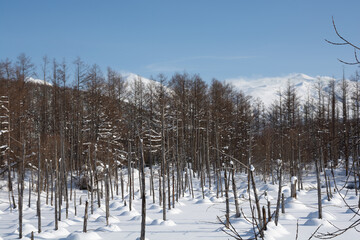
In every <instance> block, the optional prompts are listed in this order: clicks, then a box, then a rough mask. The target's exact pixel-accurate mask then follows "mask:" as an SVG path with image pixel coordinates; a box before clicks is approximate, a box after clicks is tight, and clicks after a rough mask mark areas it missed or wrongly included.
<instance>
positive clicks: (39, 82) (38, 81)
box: [25, 77, 52, 86]
mask: <svg viewBox="0 0 360 240" xmlns="http://www.w3.org/2000/svg"><path fill="white" fill-rule="evenodd" d="M25 81H26V82H31V83H35V84H45V85H47V86H52V83H50V82H47V81H44V80H41V79H36V78H32V77H29V78H26V79H25Z"/></svg>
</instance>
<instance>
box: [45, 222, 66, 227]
mask: <svg viewBox="0 0 360 240" xmlns="http://www.w3.org/2000/svg"><path fill="white" fill-rule="evenodd" d="M68 226H69V224H67V223H66V222H64V221H58V227H59V228H66V227H68ZM47 227H52V228H55V221H51V222H50V223H49V224H48V225H47Z"/></svg>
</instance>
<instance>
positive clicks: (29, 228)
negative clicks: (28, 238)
mask: <svg viewBox="0 0 360 240" xmlns="http://www.w3.org/2000/svg"><path fill="white" fill-rule="evenodd" d="M37 230H38V229H37V228H36V227H34V226H33V225H31V224H29V223H26V224H24V225H23V229H22V233H23V235H27V234H31V232H34V233H35V232H37Z"/></svg>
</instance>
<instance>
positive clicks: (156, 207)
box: [148, 204, 161, 210]
mask: <svg viewBox="0 0 360 240" xmlns="http://www.w3.org/2000/svg"><path fill="white" fill-rule="evenodd" d="M148 209H149V210H159V209H161V207H160V206H159V205H156V204H152V205H151V206H150V207H149V208H148Z"/></svg>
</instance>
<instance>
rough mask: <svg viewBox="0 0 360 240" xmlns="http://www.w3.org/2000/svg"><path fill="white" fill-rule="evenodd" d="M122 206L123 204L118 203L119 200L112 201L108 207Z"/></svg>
mask: <svg viewBox="0 0 360 240" xmlns="http://www.w3.org/2000/svg"><path fill="white" fill-rule="evenodd" d="M120 207H123V204H121V203H119V202H113V203H111V204H110V208H116V209H117V208H120Z"/></svg>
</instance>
